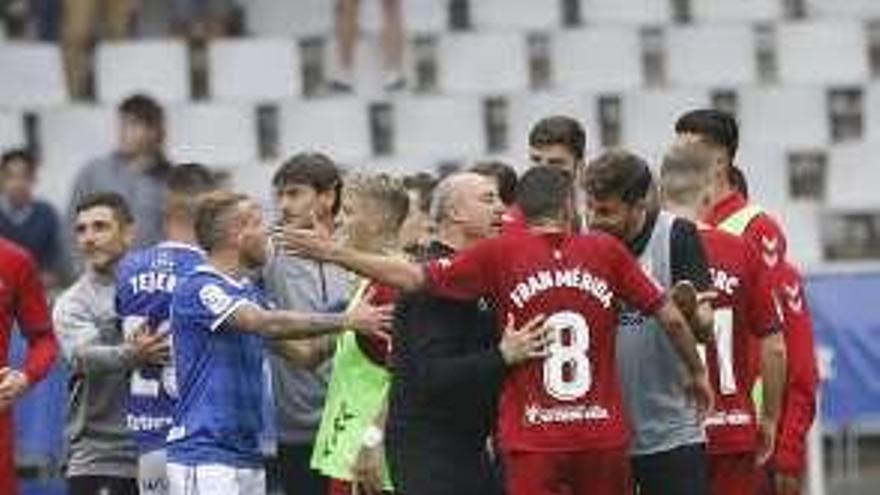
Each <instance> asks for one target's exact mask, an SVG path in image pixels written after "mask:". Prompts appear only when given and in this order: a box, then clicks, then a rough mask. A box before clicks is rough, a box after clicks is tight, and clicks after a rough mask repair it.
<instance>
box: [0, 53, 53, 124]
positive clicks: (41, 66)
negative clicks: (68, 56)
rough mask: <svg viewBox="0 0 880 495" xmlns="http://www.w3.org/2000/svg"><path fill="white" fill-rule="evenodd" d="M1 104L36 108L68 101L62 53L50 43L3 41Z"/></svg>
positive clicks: (0, 86)
mask: <svg viewBox="0 0 880 495" xmlns="http://www.w3.org/2000/svg"><path fill="white" fill-rule="evenodd" d="M0 67H2V69H0V71H2V75H0V107H9V108H23V109H27V108H37V107H47V106H52V105H60V104H63V103H66V102H67V100H68V93H67V87H66V83H65V81H64V68H63V65H62V60H61V52H60V51H59V49H58V46H57V45H54V44H49V43H21V42H13V43H2V44H0Z"/></svg>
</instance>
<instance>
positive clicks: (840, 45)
mask: <svg viewBox="0 0 880 495" xmlns="http://www.w3.org/2000/svg"><path fill="white" fill-rule="evenodd" d="M776 36H777V47H778V48H777V50H778V59H779V78H780V80H781V81H782V82H783V83H787V84H862V83H864V82H866V81H867V80H868V79H869V71H868V50H867V35H866V33H865V30H864V29H863V26H862V22H861V21H860V20H858V19H852V20H832V21H821V22H819V21H816V22H798V23H787V24H780V25H779V27H778V29H777V35H776Z"/></svg>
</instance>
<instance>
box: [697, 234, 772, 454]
mask: <svg viewBox="0 0 880 495" xmlns="http://www.w3.org/2000/svg"><path fill="white" fill-rule="evenodd" d="M699 232H700V237H701V239H702V241H703V247H704V249H705V250H706V257H707V258H708V261H709V272H710V274H711V275H712V285H713V289H714V290H715V292H716V293H717V297H716V298H715V299H714V300H713V309H714V310H715V329H714V330H715V332H714V333H715V335H714V342H713V343H712V344H710V345H707V346H706V354H705V357H706V367H707V368H708V370H709V381H710V383H711V384H712V387H713V389H714V390H715V409H714V411H713V413H712V415H711V416H709V418H707V421H706V434H707V435H708V437H709V453H710V454H732V453H738V452H750V451H753V450H755V449H756V448H757V440H758V436H757V435H758V428H757V421H756V416H755V407H754V404H753V403H752V397H751V392H752V386H753V385H754V382H755V379H756V376H755V375H756V372H755V370H756V369H757V368H758V366H757V363H758V362H759V361H760V355H758V354H757V350H758V347H756V346H755V345H754V341H755V337H757V338H762V337H764V336H766V335H769V334H770V333H772V332H774V331H777V330H778V329H779V327H780V323H781V322H780V315H779V311H778V309H777V305H776V303H775V299H774V297H773V290H772V285H771V284H772V281H771V280H770V278H769V276H768V273H767V271H766V270H765V269H764V267H763V266H762V265H761V262H760V261H759V260H758V255H757V253H755V251H754V250H753V249H752V248H751V247H750V246H749V245H748V244H746V243H745V241H743V240H742V239H740V238H739V237H736V236H734V235H732V234H728V233H726V232H721V231H720V230H715V229H712V228H701V229H700V231H699Z"/></svg>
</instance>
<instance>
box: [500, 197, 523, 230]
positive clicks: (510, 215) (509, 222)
mask: <svg viewBox="0 0 880 495" xmlns="http://www.w3.org/2000/svg"><path fill="white" fill-rule="evenodd" d="M501 222H502V223H501V231H502V233H504V234H516V233H522V232H525V231H527V230H528V228H529V227H528V225H527V224H526V217H525V215H523V212H522V209H521V208H520V207H519V205H517V204H513V205H510V206H509V207H508V208H507V211H505V212H504V216H502V217H501Z"/></svg>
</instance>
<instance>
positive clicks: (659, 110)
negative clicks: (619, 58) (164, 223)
mask: <svg viewBox="0 0 880 495" xmlns="http://www.w3.org/2000/svg"><path fill="white" fill-rule="evenodd" d="M622 103H623V105H622V106H623V111H622V117H621V120H622V127H623V144H624V145H625V146H626V147H628V148H629V149H631V150H633V151H635V152H636V153H639V154H640V155H641V156H642V157H643V158H645V159H646V160H648V163H650V164H651V166H652V167H656V166H657V165H659V163H660V160H661V159H662V157H663V154H664V153H665V152H666V150H667V149H668V148H669V146H670V145H671V144H672V140H673V139H674V136H675V121H676V120H677V119H678V117H679V115H681V114H683V113H684V112H686V111H688V110H692V109H694V108H700V107H705V106H706V105H707V104H708V95H707V94H706V92H705V91H699V90H674V91H652V90H646V91H640V92H633V93H627V94H626V95H624V97H623V102H622Z"/></svg>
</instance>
